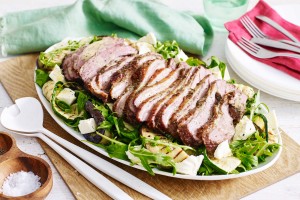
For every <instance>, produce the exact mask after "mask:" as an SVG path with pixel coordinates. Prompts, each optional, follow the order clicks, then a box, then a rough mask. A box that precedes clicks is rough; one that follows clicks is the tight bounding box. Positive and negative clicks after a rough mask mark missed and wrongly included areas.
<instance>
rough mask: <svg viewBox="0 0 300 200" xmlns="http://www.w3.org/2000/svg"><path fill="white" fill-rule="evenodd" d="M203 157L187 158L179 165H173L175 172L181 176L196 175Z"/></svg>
mask: <svg viewBox="0 0 300 200" xmlns="http://www.w3.org/2000/svg"><path fill="white" fill-rule="evenodd" d="M203 158H204V156H203V155H199V156H193V155H191V156H189V157H188V158H187V159H185V160H184V161H182V162H180V163H175V165H176V171H177V172H178V173H181V174H187V175H197V171H198V169H199V167H200V165H201V163H202V161H203Z"/></svg>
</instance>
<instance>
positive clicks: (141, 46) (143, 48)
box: [135, 42, 155, 54]
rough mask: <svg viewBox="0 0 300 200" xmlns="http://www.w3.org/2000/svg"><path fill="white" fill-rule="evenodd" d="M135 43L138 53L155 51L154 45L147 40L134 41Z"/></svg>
mask: <svg viewBox="0 0 300 200" xmlns="http://www.w3.org/2000/svg"><path fill="white" fill-rule="evenodd" d="M135 45H136V47H137V50H138V51H139V54H144V53H148V52H155V49H154V47H153V46H152V45H151V44H149V43H147V42H137V43H135Z"/></svg>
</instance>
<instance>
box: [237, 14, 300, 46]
mask: <svg viewBox="0 0 300 200" xmlns="http://www.w3.org/2000/svg"><path fill="white" fill-rule="evenodd" d="M240 22H241V23H242V24H243V26H244V27H245V28H246V30H247V31H248V32H249V33H250V35H252V37H256V38H269V39H270V37H269V36H267V35H266V34H265V33H264V32H262V31H261V30H260V29H259V28H258V27H257V25H256V24H255V23H254V22H253V21H252V20H251V19H250V17H249V16H248V15H245V16H243V17H242V18H241V19H240ZM278 41H280V42H283V43H286V44H290V45H293V46H297V47H300V45H299V44H297V43H295V42H294V41H289V40H278Z"/></svg>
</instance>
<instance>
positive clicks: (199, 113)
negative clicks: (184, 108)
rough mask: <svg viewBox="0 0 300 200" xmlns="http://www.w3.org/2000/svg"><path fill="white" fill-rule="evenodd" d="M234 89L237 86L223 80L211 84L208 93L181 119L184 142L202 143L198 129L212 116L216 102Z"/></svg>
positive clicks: (179, 132) (180, 128) (181, 133)
mask: <svg viewBox="0 0 300 200" xmlns="http://www.w3.org/2000/svg"><path fill="white" fill-rule="evenodd" d="M233 90H235V87H234V86H233V85H231V84H227V83H226V82H225V81H223V80H217V81H215V82H214V83H213V84H212V85H211V86H210V88H209V90H208V92H207V94H206V95H205V96H204V97H203V98H202V99H200V100H199V101H198V102H197V105H196V108H195V109H194V110H193V111H191V112H189V113H188V114H187V115H186V116H185V117H184V118H182V119H181V120H180V121H179V124H178V134H179V137H180V139H181V140H182V142H183V143H184V144H186V145H190V146H194V147H197V146H199V145H200V144H202V138H201V137H199V136H198V135H197V130H198V129H199V128H201V127H202V126H203V125H204V124H205V123H206V122H207V121H208V120H209V119H210V117H211V116H212V108H213V106H214V104H215V103H218V102H219V101H220V100H221V99H222V97H223V96H224V95H225V94H226V93H228V92H231V91H233Z"/></svg>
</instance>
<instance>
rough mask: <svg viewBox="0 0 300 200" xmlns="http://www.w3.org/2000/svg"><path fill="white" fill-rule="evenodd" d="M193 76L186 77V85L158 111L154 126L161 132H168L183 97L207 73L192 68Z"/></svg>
mask: <svg viewBox="0 0 300 200" xmlns="http://www.w3.org/2000/svg"><path fill="white" fill-rule="evenodd" d="M194 71H195V72H194V74H193V75H192V76H190V77H187V82H186V84H185V85H184V86H183V87H182V88H181V89H180V90H178V91H177V92H176V93H175V94H174V95H173V96H172V97H171V98H170V99H169V100H168V101H167V102H166V103H165V104H164V105H163V106H162V108H161V109H160V110H159V112H158V113H157V116H156V126H157V127H159V129H160V130H161V131H163V132H169V131H168V127H169V123H170V118H171V117H172V115H173V114H174V113H175V112H176V110H177V109H178V107H179V106H180V104H181V103H182V101H183V99H184V97H185V96H186V95H187V94H188V93H189V91H190V90H193V89H194V88H195V86H196V84H198V83H199V82H200V80H201V79H202V78H203V77H205V76H206V75H207V74H208V73H209V71H208V70H203V69H202V67H201V68H196V67H195V68H194ZM169 133H170V134H175V135H176V132H169Z"/></svg>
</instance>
